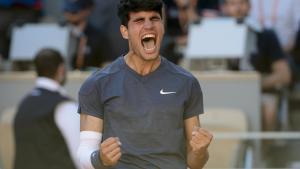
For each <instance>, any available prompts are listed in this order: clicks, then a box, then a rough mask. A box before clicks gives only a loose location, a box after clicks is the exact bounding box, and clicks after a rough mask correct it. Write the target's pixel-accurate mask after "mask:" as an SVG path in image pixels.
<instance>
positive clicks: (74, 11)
mask: <svg viewBox="0 0 300 169" xmlns="http://www.w3.org/2000/svg"><path fill="white" fill-rule="evenodd" d="M93 6H94V2H93V0H64V6H63V9H64V16H65V19H66V22H67V24H69V25H71V27H73V31H72V32H73V35H74V36H75V37H76V40H77V42H78V43H77V45H76V46H77V48H76V50H75V51H76V52H75V53H74V56H73V62H72V65H73V68H75V69H87V68H89V67H100V66H102V64H103V63H104V62H106V61H107V60H109V58H108V56H107V54H106V53H104V51H106V49H107V48H108V47H107V44H106V42H107V40H106V39H105V37H104V36H103V35H101V33H100V32H99V31H98V30H97V28H96V27H94V26H93V25H92V24H91V23H90V22H88V19H89V16H90V14H91V12H92V9H93Z"/></svg>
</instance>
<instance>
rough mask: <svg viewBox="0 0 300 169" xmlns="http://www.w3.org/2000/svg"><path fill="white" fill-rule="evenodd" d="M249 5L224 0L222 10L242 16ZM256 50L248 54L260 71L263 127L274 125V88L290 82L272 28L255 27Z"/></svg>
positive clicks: (242, 17) (286, 63)
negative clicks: (256, 28)
mask: <svg viewBox="0 0 300 169" xmlns="http://www.w3.org/2000/svg"><path fill="white" fill-rule="evenodd" d="M249 9H250V4H249V0H224V3H223V5H222V10H223V13H224V14H225V15H226V16H230V17H234V18H237V19H239V20H243V19H245V18H246V16H247V15H248V12H249ZM250 30H252V31H254V30H253V29H250ZM254 33H255V36H256V45H255V46H256V50H255V51H253V52H252V53H251V55H250V63H251V64H252V66H253V67H254V68H255V69H256V70H257V71H258V72H260V73H261V74H262V89H263V92H264V93H263V99H262V101H263V103H262V104H263V113H264V117H263V119H264V127H265V129H266V130H272V129H274V128H275V124H276V123H275V122H276V113H277V105H278V95H277V94H276V92H277V91H278V90H280V89H281V88H283V87H286V86H288V85H289V83H290V81H291V73H290V69H289V65H288V62H287V59H286V58H285V53H284V51H283V50H282V48H281V46H280V43H279V41H278V39H277V36H276V34H275V33H274V31H272V30H268V29H261V30H259V29H258V30H255V32H254Z"/></svg>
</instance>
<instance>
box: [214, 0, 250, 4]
mask: <svg viewBox="0 0 300 169" xmlns="http://www.w3.org/2000/svg"><path fill="white" fill-rule="evenodd" d="M245 1H246V2H247V3H250V2H249V0H245ZM220 2H221V3H222V4H225V3H227V2H228V0H221V1H220Z"/></svg>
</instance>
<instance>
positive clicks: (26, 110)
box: [14, 49, 79, 169]
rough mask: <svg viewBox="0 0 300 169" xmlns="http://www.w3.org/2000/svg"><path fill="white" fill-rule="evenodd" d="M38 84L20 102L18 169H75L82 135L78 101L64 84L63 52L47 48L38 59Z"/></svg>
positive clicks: (17, 148) (17, 144)
mask: <svg viewBox="0 0 300 169" xmlns="http://www.w3.org/2000/svg"><path fill="white" fill-rule="evenodd" d="M34 64H35V67H36V73H37V76H38V78H37V80H36V86H35V88H34V89H33V90H31V91H30V92H29V93H28V94H27V95H26V96H25V97H24V98H23V100H22V101H21V103H20V104H19V107H18V110H17V114H16V117H15V121H14V130H15V132H14V133H15V143H16V157H15V165H14V168H15V169H54V168H63V169H75V168H78V167H75V166H76V165H75V164H76V162H78V161H77V160H76V149H77V146H78V138H79V115H78V114H77V113H76V111H77V105H76V104H75V103H74V102H73V101H71V99H70V98H69V97H68V96H66V93H65V91H64V89H63V88H62V85H63V84H64V83H65V81H66V70H65V65H64V61H63V58H62V56H61V55H60V54H59V53H58V52H57V51H55V50H52V49H43V50H41V51H40V52H39V53H38V54H37V56H36V57H35V59H34Z"/></svg>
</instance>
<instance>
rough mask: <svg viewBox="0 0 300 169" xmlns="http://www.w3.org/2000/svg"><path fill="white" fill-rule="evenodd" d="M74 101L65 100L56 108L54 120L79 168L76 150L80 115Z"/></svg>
mask: <svg viewBox="0 0 300 169" xmlns="http://www.w3.org/2000/svg"><path fill="white" fill-rule="evenodd" d="M76 112H77V105H76V104H75V103H74V102H63V103H61V104H59V105H58V106H57V108H56V110H55V114H54V120H55V123H56V125H57V127H58V128H59V130H60V132H61V134H62V135H63V137H64V139H65V141H66V144H67V146H68V149H69V152H70V156H71V158H72V160H73V162H74V163H75V165H76V166H77V168H79V163H78V160H77V159H76V150H77V147H78V145H79V140H78V137H79V115H78V114H77V113H76Z"/></svg>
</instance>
